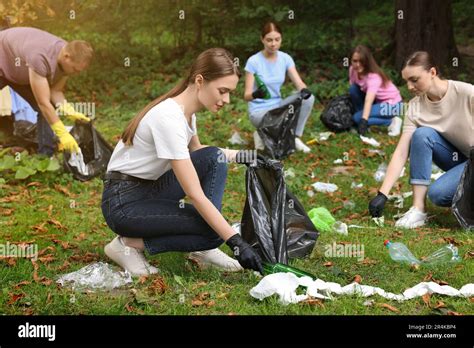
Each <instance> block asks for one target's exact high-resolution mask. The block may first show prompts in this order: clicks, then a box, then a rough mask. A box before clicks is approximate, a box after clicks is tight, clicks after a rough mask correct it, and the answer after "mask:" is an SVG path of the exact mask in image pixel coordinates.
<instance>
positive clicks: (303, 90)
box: [300, 88, 313, 99]
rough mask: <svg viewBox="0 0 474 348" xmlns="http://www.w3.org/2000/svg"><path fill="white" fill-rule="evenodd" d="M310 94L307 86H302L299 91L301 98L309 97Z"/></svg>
mask: <svg viewBox="0 0 474 348" xmlns="http://www.w3.org/2000/svg"><path fill="white" fill-rule="evenodd" d="M312 94H313V93H311V91H310V90H309V89H307V88H303V89H302V90H301V91H300V95H301V98H303V99H308V98H309V97H311V95H312Z"/></svg>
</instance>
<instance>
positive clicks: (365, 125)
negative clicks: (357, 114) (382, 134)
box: [357, 118, 369, 135]
mask: <svg viewBox="0 0 474 348" xmlns="http://www.w3.org/2000/svg"><path fill="white" fill-rule="evenodd" d="M368 130H369V121H367V120H366V119H365V118H363V119H361V120H360V123H359V128H358V129H357V132H358V133H359V134H360V135H366V134H367V131H368Z"/></svg>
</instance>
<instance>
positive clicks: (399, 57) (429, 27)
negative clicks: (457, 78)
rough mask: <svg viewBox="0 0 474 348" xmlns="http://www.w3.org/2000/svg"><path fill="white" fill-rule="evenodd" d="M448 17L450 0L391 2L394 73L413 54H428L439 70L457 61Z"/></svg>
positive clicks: (456, 52) (451, 27)
mask: <svg viewBox="0 0 474 348" xmlns="http://www.w3.org/2000/svg"><path fill="white" fill-rule="evenodd" d="M451 14H452V10H451V0H395V66H396V67H397V69H401V68H402V66H403V64H404V62H405V60H406V59H407V58H408V56H409V55H410V54H412V53H413V52H415V51H427V52H429V53H430V54H431V55H432V57H433V59H434V61H435V63H436V64H438V65H439V66H444V65H448V64H449V65H451V64H452V62H453V59H454V58H457V59H459V53H458V50H457V48H456V44H455V42H454V34H453V26H452V18H451Z"/></svg>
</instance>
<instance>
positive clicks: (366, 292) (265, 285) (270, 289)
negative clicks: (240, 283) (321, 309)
mask: <svg viewBox="0 0 474 348" xmlns="http://www.w3.org/2000/svg"><path fill="white" fill-rule="evenodd" d="M299 286H303V287H306V294H301V295H297V294H296V289H297V288H298V287H299ZM433 293H434V294H441V295H445V296H452V297H471V296H474V284H466V285H464V286H463V287H462V288H461V289H459V290H457V289H455V288H453V287H451V286H448V285H439V284H437V283H435V282H422V283H419V284H417V285H415V286H413V287H411V288H409V289H406V290H405V291H404V292H403V293H402V294H394V293H391V292H386V291H385V290H383V289H382V288H378V287H373V286H369V285H361V284H359V283H355V282H354V283H351V284H348V285H346V286H341V285H340V284H338V283H333V282H325V281H323V280H321V279H316V280H313V279H311V278H310V277H301V278H298V277H297V276H296V275H294V274H293V273H274V274H270V275H267V276H265V277H264V278H262V279H261V280H260V282H259V283H258V284H257V285H256V286H255V287H253V288H252V289H250V295H251V296H252V297H254V298H256V299H259V300H263V299H264V298H266V297H268V296H272V295H275V294H276V295H278V297H279V301H280V303H282V304H284V305H288V304H290V303H298V302H301V301H304V300H306V299H307V298H308V297H309V296H311V297H315V298H321V299H332V296H331V295H332V294H335V295H359V296H362V297H370V296H373V295H379V296H381V297H384V298H386V299H389V300H397V301H407V300H411V299H413V298H416V297H420V296H423V295H425V294H433ZM364 303H365V302H364Z"/></svg>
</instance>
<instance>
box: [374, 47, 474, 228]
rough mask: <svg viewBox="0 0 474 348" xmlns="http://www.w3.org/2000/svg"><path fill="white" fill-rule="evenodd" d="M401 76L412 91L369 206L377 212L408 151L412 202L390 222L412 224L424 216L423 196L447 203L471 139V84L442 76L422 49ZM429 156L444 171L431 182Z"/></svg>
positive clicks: (473, 137) (473, 89) (420, 222)
mask: <svg viewBox="0 0 474 348" xmlns="http://www.w3.org/2000/svg"><path fill="white" fill-rule="evenodd" d="M402 76H403V78H404V79H405V80H406V81H407V85H408V89H409V90H410V91H411V92H413V93H414V94H416V97H414V98H413V99H412V100H410V103H409V105H408V110H407V113H406V115H405V123H404V126H403V133H402V136H401V137H400V141H399V142H398V145H397V148H396V150H395V152H394V153H393V156H392V160H391V161H390V164H389V166H388V168H387V174H386V176H385V179H384V182H383V184H382V187H381V188H380V190H379V193H378V195H377V196H376V197H375V198H374V199H372V200H371V202H370V204H369V211H370V213H371V215H372V216H380V215H381V214H382V211H383V208H384V205H385V202H386V201H387V195H388V193H389V191H390V189H391V188H392V187H393V185H394V184H395V182H396V181H397V179H398V177H399V176H400V173H401V171H402V168H403V167H404V166H405V163H406V161H407V159H408V156H410V184H411V185H412V187H413V206H412V207H411V208H410V209H409V210H408V211H407V212H406V213H405V214H404V215H403V216H402V217H401V218H400V219H399V220H398V221H397V222H396V224H395V226H397V227H403V228H416V227H419V226H423V225H424V224H425V222H426V218H427V214H426V212H425V198H426V196H428V198H429V199H430V200H431V201H432V202H433V203H434V204H435V205H437V206H441V207H449V206H450V205H451V203H452V200H453V197H454V193H455V192H456V188H457V186H458V185H459V182H460V180H461V175H462V173H463V171H464V168H465V166H466V163H467V158H468V156H469V151H470V147H471V146H473V145H474V86H473V85H471V84H469V83H465V82H460V81H452V80H444V79H441V78H440V77H439V76H438V69H437V68H436V66H435V65H434V63H433V61H432V59H431V57H430V55H429V54H428V53H427V52H424V51H420V52H415V53H413V54H412V55H411V56H410V57H409V58H408V59H407V61H406V63H405V66H404V68H403V70H402ZM433 162H434V163H435V164H436V165H437V166H438V167H440V168H441V169H442V170H444V171H445V172H446V173H444V174H443V175H442V176H441V177H440V178H439V179H437V180H436V181H435V182H433V183H431V165H432V163H433Z"/></svg>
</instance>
